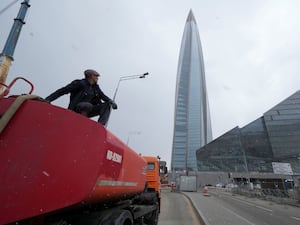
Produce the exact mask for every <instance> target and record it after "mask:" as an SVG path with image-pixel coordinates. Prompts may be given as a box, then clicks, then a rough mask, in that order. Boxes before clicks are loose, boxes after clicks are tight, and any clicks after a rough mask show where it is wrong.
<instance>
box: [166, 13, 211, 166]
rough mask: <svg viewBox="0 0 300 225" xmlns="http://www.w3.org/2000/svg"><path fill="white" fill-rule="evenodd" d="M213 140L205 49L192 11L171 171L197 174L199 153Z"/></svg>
mask: <svg viewBox="0 0 300 225" xmlns="http://www.w3.org/2000/svg"><path fill="white" fill-rule="evenodd" d="M211 140H212V131H211V122H210V112H209V105H208V98H207V91H206V82H205V74H204V62H203V56H202V48H201V43H200V38H199V33H198V29H197V24H196V21H195V18H194V15H193V12H192V11H190V12H189V15H188V18H187V20H186V24H185V28H184V33H183V37H182V42H181V49H180V56H179V61H178V70H177V84H176V99H175V117H174V134H173V148H172V160H171V170H172V171H184V170H188V171H197V162H196V150H197V149H199V148H200V147H201V146H203V145H205V144H207V143H208V142H210V141H211Z"/></svg>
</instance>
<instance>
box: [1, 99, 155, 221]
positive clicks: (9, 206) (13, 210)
mask: <svg viewBox="0 0 300 225" xmlns="http://www.w3.org/2000/svg"><path fill="white" fill-rule="evenodd" d="M23 98H27V97H26V96H19V97H18V98H16V97H8V98H6V97H1V98H0V116H1V119H0V174H1V185H0V202H1V206H0V212H1V216H0V224H8V223H13V222H17V221H21V222H22V221H23V222H24V221H27V219H29V221H30V222H32V221H33V222H34V221H36V218H39V220H38V221H39V222H36V224H44V222H45V221H48V220H49V219H50V220H52V218H53V216H52V215H55V218H59V220H62V218H63V220H65V221H68V220H67V219H65V218H71V220H72V218H73V217H72V216H70V215H71V214H72V213H71V214H70V212H73V211H74V210H75V211H76V214H78V212H81V211H83V209H84V210H86V209H87V208H88V209H91V208H93V210H91V211H92V212H95V211H97V212H100V211H103V210H102V209H103V207H105V209H106V210H107V209H109V208H111V209H112V210H111V211H110V214H109V215H112V214H114V213H115V212H116V210H115V209H113V208H114V207H115V205H116V204H120V202H121V203H122V201H123V203H124V200H126V201H129V200H130V201H131V202H130V203H127V206H124V207H123V208H122V207H121V209H122V210H123V209H126V210H127V211H128V212H130V213H131V216H132V220H133V221H134V220H135V219H138V216H137V215H135V213H134V209H136V208H139V211H140V212H141V211H144V213H140V214H147V213H148V212H151V211H153V210H156V208H157V204H156V203H155V204H153V202H151V201H148V200H141V198H139V197H137V196H139V195H141V194H143V193H144V192H145V187H146V169H147V162H146V161H145V160H144V159H143V157H141V156H140V155H138V154H137V153H136V152H135V151H133V150H132V149H130V148H129V147H128V146H126V145H125V144H124V143H123V142H122V141H120V140H119V139H118V138H117V137H116V136H114V135H113V134H112V133H111V132H109V131H108V130H107V129H106V128H104V127H103V126H102V125H100V124H98V123H97V122H95V121H93V120H90V119H88V118H86V117H83V116H81V115H79V114H76V113H74V112H73V111H70V110H67V109H63V108H60V107H57V106H53V105H51V104H48V103H46V102H43V101H40V100H38V99H37V100H24V99H23ZM22 99H23V100H24V102H23V103H22V101H23V100H22ZM148 197H149V196H148ZM150 198H151V197H150ZM143 199H145V198H143ZM136 202H138V203H136ZM145 202H146V203H145ZM149 202H150V203H149ZM107 205H109V207H108V206H107ZM144 205H151V207H150V209H149V207H148V208H147V207H146V206H145V207H144V208H143V207H142V206H144ZM96 208H97V210H94V209H96ZM99 208H100V210H99ZM80 209H82V210H80ZM144 209H146V210H144ZM78 210H79V211H78ZM75 211H74V212H75ZM57 215H58V216H57ZM60 215H61V216H60ZM99 215H100V214H99ZM149 215H150V214H149ZM41 218H42V219H41ZM40 221H43V222H40ZM156 223H157V221H155V222H154V223H152V224H156ZM21 224H22V223H21ZM25 224H26V223H25ZM45 224H46V222H45ZM47 224H51V223H47ZM53 224H56V223H53ZM72 224H73V223H72ZM97 224H101V223H97ZM112 224H113V223H112ZM116 224H117V223H116ZM124 224H125V223H124ZM129 224H130V223H129ZM149 224H150V223H149Z"/></svg>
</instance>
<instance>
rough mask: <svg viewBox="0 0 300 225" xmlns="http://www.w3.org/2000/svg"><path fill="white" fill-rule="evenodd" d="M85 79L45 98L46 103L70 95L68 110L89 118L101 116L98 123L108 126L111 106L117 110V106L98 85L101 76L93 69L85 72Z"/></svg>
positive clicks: (74, 82) (73, 82)
mask: <svg viewBox="0 0 300 225" xmlns="http://www.w3.org/2000/svg"><path fill="white" fill-rule="evenodd" d="M84 76H85V78H84V79H81V80H74V81H72V82H71V83H70V84H68V85H67V86H65V87H63V88H60V89H58V90H56V91H55V92H53V93H52V94H50V95H49V96H48V97H46V98H45V100H46V101H48V102H52V101H54V100H55V99H57V98H59V97H60V96H62V95H65V94H69V93H70V103H69V106H68V109H71V110H73V111H75V112H77V113H80V114H82V115H85V116H87V117H94V116H98V115H99V116H100V117H99V119H98V122H99V123H101V124H102V125H104V126H105V125H106V123H107V121H108V119H109V115H110V106H111V107H112V108H113V109H117V108H118V106H117V104H116V103H115V102H114V101H113V100H111V99H110V98H109V97H107V96H106V95H105V94H104V93H103V92H102V90H101V89H100V87H99V85H98V78H99V76H100V74H99V73H98V72H97V71H95V70H92V69H88V70H85V71H84Z"/></svg>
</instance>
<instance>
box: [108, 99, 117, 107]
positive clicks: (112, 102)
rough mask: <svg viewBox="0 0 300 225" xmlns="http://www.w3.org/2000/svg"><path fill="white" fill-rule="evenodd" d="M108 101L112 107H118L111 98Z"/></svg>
mask: <svg viewBox="0 0 300 225" xmlns="http://www.w3.org/2000/svg"><path fill="white" fill-rule="evenodd" d="M109 103H110V105H111V107H112V109H117V108H118V105H117V104H116V103H115V102H114V101H113V100H110V102H109Z"/></svg>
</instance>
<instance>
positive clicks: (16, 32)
mask: <svg viewBox="0 0 300 225" xmlns="http://www.w3.org/2000/svg"><path fill="white" fill-rule="evenodd" d="M29 7H30V5H29V0H24V1H23V2H22V3H21V8H20V10H19V13H18V16H17V18H15V21H14V24H13V26H12V28H11V30H10V33H9V35H8V38H7V40H6V43H5V45H4V48H3V51H2V53H1V54H0V83H5V81H6V78H7V74H8V71H9V68H10V65H11V62H12V61H13V55H14V52H15V48H16V45H17V42H18V39H19V36H20V33H21V29H22V26H23V25H24V24H25V21H24V19H25V15H26V12H27V9H28V8H29ZM2 89H3V85H1V84H0V93H2Z"/></svg>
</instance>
